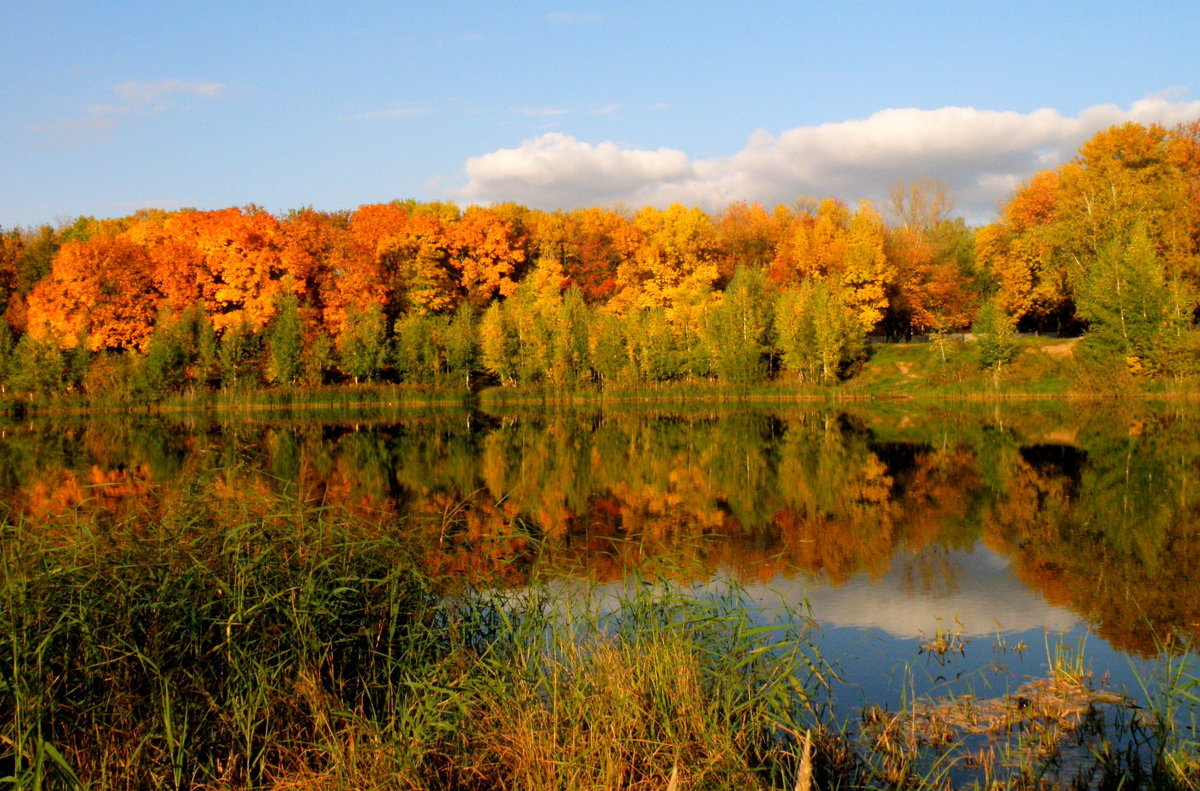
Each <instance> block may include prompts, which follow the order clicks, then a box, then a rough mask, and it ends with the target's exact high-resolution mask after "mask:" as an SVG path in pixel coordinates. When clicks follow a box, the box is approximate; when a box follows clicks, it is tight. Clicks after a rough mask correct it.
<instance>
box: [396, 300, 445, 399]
mask: <svg viewBox="0 0 1200 791" xmlns="http://www.w3.org/2000/svg"><path fill="white" fill-rule="evenodd" d="M394 334H395V340H396V342H395V354H394V357H393V365H395V367H396V372H397V373H398V374H399V375H400V377H401V378H402V379H403V380H404V381H406V382H413V383H422V384H433V383H435V382H436V381H437V380H438V378H439V377H440V376H441V375H442V372H443V370H444V369H445V356H446V355H445V349H444V348H443V346H444V344H445V342H446V335H447V325H446V318H445V317H444V316H436V315H431V314H427V313H424V312H422V311H418V310H413V311H410V312H408V313H406V314H404V315H402V316H401V317H400V318H398V319H397V320H396V324H395V327H394Z"/></svg>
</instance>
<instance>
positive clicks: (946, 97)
mask: <svg viewBox="0 0 1200 791" xmlns="http://www.w3.org/2000/svg"><path fill="white" fill-rule="evenodd" d="M1198 30H1200V3H1196V2H1194V0H1189V2H1140V3H1127V2H1126V3H1116V2H1104V1H1103V0H1090V1H1089V2H1086V3H1085V2H1028V3H1022V2H996V3H990V2H954V3H942V2H927V3H920V4H917V3H912V4H909V3H899V2H894V1H893V2H849V1H847V2H843V3H833V2H822V3H809V2H791V3H783V2H773V3H768V2H739V3H729V2H724V3H717V2H689V3H683V2H654V0H642V1H641V2H589V3H574V2H544V3H543V2H525V3H522V2H516V1H515V0H513V1H512V2H507V3H496V2H486V3H484V2H441V3H417V2H352V1H347V2H337V3H334V2H316V1H313V2H283V1H282V0H280V1H272V0H238V1H237V2H222V1H221V0H205V1H204V2H195V1H194V0H192V1H190V2H187V3H175V2H164V1H163V0H155V2H102V3H81V2H66V1H65V0H6V2H4V3H0V31H3V33H2V38H3V46H0V75H2V76H3V79H0V227H4V228H10V227H14V226H31V225H38V224H41V223H51V224H53V223H58V222H67V221H70V220H71V219H73V218H74V217H77V216H80V215H91V216H95V217H117V216H124V215H127V214H130V213H132V212H134V211H137V210H138V209H142V208H148V207H157V208H165V209H174V208H180V207H195V208H200V209H218V208H225V207H229V206H243V205H246V204H250V203H254V204H257V205H260V206H262V207H264V208H266V209H267V210H269V211H271V212H273V213H275V214H282V213H284V212H286V211H287V210H290V209H298V208H301V207H304V206H313V207H315V208H317V209H322V210H341V209H353V208H356V207H357V206H360V205H363V204H369V203H379V202H384V201H389V200H395V199H405V198H416V199H418V200H453V201H456V202H458V203H459V204H460V205H467V204H472V203H483V204H486V203H489V202H499V201H509V200H511V201H517V202H519V203H524V204H526V205H528V206H531V207H535V208H542V209H556V208H565V209H570V208H573V207H576V206H608V205H616V204H618V203H620V204H624V205H625V206H628V207H630V208H633V209H636V208H640V207H641V206H645V205H656V206H666V205H669V204H670V203H673V202H679V203H683V204H685V205H688V206H700V207H702V208H704V209H705V210H707V211H711V212H715V211H719V210H720V209H722V208H724V207H725V206H727V205H728V204H730V203H732V202H734V201H739V200H745V201H750V202H752V201H758V202H761V203H763V204H764V205H767V206H773V205H775V204H777V203H791V202H792V201H794V200H796V199H798V198H801V197H815V198H823V197H828V196H833V197H838V198H841V199H843V200H845V201H846V202H848V203H850V204H852V205H853V204H854V203H855V202H856V201H858V200H863V199H865V200H873V201H875V202H876V203H877V204H878V205H880V206H881V207H886V204H887V195H888V191H889V189H890V188H891V187H892V185H894V184H896V183H897V182H899V181H909V180H915V179H920V178H934V179H938V180H940V181H942V182H945V183H946V184H947V185H949V187H950V188H951V191H952V193H953V194H954V195H955V197H956V199H957V211H956V213H957V214H958V215H960V216H963V217H964V218H965V219H967V221H968V222H971V223H984V222H987V221H989V220H991V219H992V218H994V216H995V214H996V210H997V207H998V205H1000V203H1001V202H1002V201H1003V200H1005V199H1006V198H1007V197H1008V196H1009V195H1011V193H1012V191H1013V189H1014V188H1015V187H1017V186H1018V185H1019V184H1020V183H1021V182H1022V181H1023V180H1024V179H1026V178H1028V177H1029V176H1030V175H1032V174H1033V173H1034V172H1036V171H1037V170H1039V169H1043V168H1047V167H1053V166H1055V165H1057V164H1059V163H1061V162H1064V161H1067V160H1069V159H1070V158H1071V157H1072V156H1074V154H1075V152H1076V149H1077V148H1078V146H1079V145H1080V144H1081V143H1082V142H1083V141H1084V140H1086V139H1087V138H1088V137H1090V136H1091V135H1092V134H1094V133H1095V132H1097V131H1099V130H1100V129H1103V128H1105V127H1107V126H1110V125H1113V124H1117V123H1122V122H1125V121H1129V120H1132V121H1136V122H1139V123H1162V124H1165V125H1168V126H1170V125H1174V124H1177V123H1182V122H1186V121H1190V120H1195V119H1197V118H1200V45H1197V43H1196V31H1198Z"/></svg>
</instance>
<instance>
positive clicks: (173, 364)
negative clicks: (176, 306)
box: [133, 311, 195, 400]
mask: <svg viewBox="0 0 1200 791" xmlns="http://www.w3.org/2000/svg"><path fill="white" fill-rule="evenodd" d="M190 319H191V316H190V315H186V314H185V315H184V316H181V317H180V318H179V319H177V320H176V319H172V318H171V316H170V315H169V314H168V313H166V312H165V311H164V312H162V313H160V314H159V316H158V321H156V322H155V324H154V331H153V332H151V333H150V341H149V343H148V344H147V346H146V353H145V355H144V356H143V357H142V358H141V359H140V360H139V361H138V364H137V367H136V371H135V373H134V380H133V381H134V391H135V392H136V393H137V394H138V395H139V396H140V397H142V398H148V399H151V400H156V399H159V398H162V397H163V396H165V395H167V394H168V393H173V392H177V391H179V390H182V389H183V387H184V385H185V384H186V382H187V371H188V366H189V365H191V364H192V362H193V360H194V358H195V351H194V348H193V343H192V338H191V329H192V327H191V326H190V324H191V322H190Z"/></svg>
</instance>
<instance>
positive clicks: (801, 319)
mask: <svg viewBox="0 0 1200 791" xmlns="http://www.w3.org/2000/svg"><path fill="white" fill-rule="evenodd" d="M775 334H776V342H777V344H778V348H779V356H780V363H781V364H782V367H783V369H784V370H785V371H787V372H788V373H789V374H792V375H793V376H795V377H796V378H797V379H798V380H799V381H801V382H806V383H813V384H821V385H827V384H832V383H834V382H836V381H837V380H838V379H840V378H842V377H843V376H845V375H846V374H847V373H849V372H850V371H851V370H852V369H853V367H854V365H855V364H856V363H858V362H860V361H861V360H862V359H863V358H864V357H865V350H866V330H865V329H864V327H863V324H862V322H861V321H860V320H859V314H858V312H857V311H856V310H855V308H854V307H852V306H851V305H849V304H847V302H846V300H845V299H843V298H842V296H841V293H840V292H838V291H834V290H833V289H831V288H830V287H829V284H828V283H827V282H826V280H825V279H824V278H810V279H808V280H805V281H804V282H803V283H801V284H800V286H799V287H798V288H789V289H787V290H785V291H784V292H783V293H782V294H780V296H779V299H778V300H777V301H776V304H775Z"/></svg>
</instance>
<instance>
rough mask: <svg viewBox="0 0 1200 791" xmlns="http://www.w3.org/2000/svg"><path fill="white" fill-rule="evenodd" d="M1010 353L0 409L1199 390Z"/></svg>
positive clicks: (1077, 362)
mask: <svg viewBox="0 0 1200 791" xmlns="http://www.w3.org/2000/svg"><path fill="white" fill-rule="evenodd" d="M1015 343H1016V352H1015V356H1014V357H1013V359H1012V360H1011V361H1010V362H1009V363H1007V364H1005V365H1003V366H1001V367H999V368H995V369H989V370H984V369H982V368H980V367H979V365H978V363H977V361H976V356H975V354H974V350H973V348H972V345H971V343H969V342H964V341H960V340H945V341H941V342H920V343H894V344H893V343H880V344H874V345H872V346H871V347H870V354H869V356H868V357H867V359H866V360H865V361H863V363H862V365H861V366H860V367H858V368H857V369H856V370H855V371H854V373H853V375H852V376H851V377H850V378H848V379H846V380H844V381H842V382H839V383H837V384H831V385H818V384H814V383H811V382H809V383H805V382H800V381H797V380H792V379H789V378H787V377H785V376H783V375H780V376H779V377H778V378H776V379H773V380H770V381H766V380H764V381H758V382H750V383H742V384H735V383H730V382H725V381H720V380H717V379H715V378H694V377H685V378H682V379H674V380H668V381H662V382H643V381H613V382H608V383H605V384H604V385H603V386H596V385H593V384H578V385H574V386H569V387H551V386H547V385H524V386H516V387H511V386H499V385H495V384H486V382H484V383H483V384H480V383H479V381H480V380H477V382H476V384H475V385H474V386H473V387H472V389H471V390H467V389H466V388H464V387H462V386H459V385H457V384H448V383H442V384H440V385H439V384H395V383H378V382H376V383H362V384H350V383H344V384H336V385H323V386H319V387H300V386H287V387H263V388H252V387H248V388H241V389H230V390H207V389H196V388H190V389H187V390H185V391H183V392H177V393H174V394H171V395H168V396H166V397H165V398H163V399H161V400H158V401H136V402H135V403H131V402H130V399H132V398H134V397H133V396H132V395H131V394H130V392H129V391H128V389H127V388H126V390H125V391H123V392H124V393H125V395H124V396H123V400H122V398H116V399H114V398H113V396H112V394H111V393H107V392H106V393H98V394H90V395H89V394H85V393H78V392H76V393H65V394H59V395H55V396H40V397H31V396H29V395H28V394H27V395H25V396H17V395H13V394H12V393H9V394H5V395H0V413H7V414H10V415H16V416H21V415H24V414H26V413H30V412H43V413H69V412H80V413H85V412H103V411H128V410H129V409H131V408H132V409H137V410H145V411H179V410H221V411H255V410H264V409H314V408H317V409H361V408H369V409H408V408H412V407H424V406H447V405H466V404H474V403H481V404H483V405H485V406H489V405H495V406H505V405H531V404H532V405H536V404H545V405H563V404H592V403H643V402H655V403H668V404H671V403H675V404H682V403H686V402H690V401H762V402H784V401H853V400H881V399H949V400H996V399H1048V398H1071V399H1080V398H1114V397H1125V398H1143V397H1164V396H1165V397H1179V396H1183V397H1197V396H1200V379H1197V378H1196V377H1182V378H1153V377H1147V376H1136V375H1133V374H1132V373H1130V371H1128V370H1127V368H1126V366H1125V364H1124V362H1123V361H1120V360H1113V359H1104V360H1099V359H1090V358H1088V356H1087V354H1086V353H1085V351H1084V349H1083V347H1082V346H1081V339H1079V338H1068V339H1061V338H1043V337H1023V338H1018V339H1016V341H1015Z"/></svg>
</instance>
